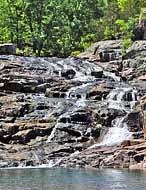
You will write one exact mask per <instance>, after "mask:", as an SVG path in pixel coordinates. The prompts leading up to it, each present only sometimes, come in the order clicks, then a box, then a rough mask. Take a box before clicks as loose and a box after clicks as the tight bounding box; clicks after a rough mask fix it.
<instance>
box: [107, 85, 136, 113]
mask: <svg viewBox="0 0 146 190" xmlns="http://www.w3.org/2000/svg"><path fill="white" fill-rule="evenodd" d="M107 102H108V107H109V108H112V109H119V110H125V111H132V109H133V108H134V107H135V105H136V102H137V91H136V90H134V89H132V88H129V87H118V88H116V89H114V90H112V91H111V93H110V94H109V95H108V96H107Z"/></svg>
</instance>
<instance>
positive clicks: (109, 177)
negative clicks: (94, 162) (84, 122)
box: [0, 168, 146, 190]
mask: <svg viewBox="0 0 146 190" xmlns="http://www.w3.org/2000/svg"><path fill="white" fill-rule="evenodd" d="M0 190H146V172H140V171H133V172H130V171H121V170H111V169H107V170H90V169H88V170H83V169H82V170H76V169H62V168H55V169H12V170H0Z"/></svg>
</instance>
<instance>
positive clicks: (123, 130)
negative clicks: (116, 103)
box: [99, 117, 132, 146]
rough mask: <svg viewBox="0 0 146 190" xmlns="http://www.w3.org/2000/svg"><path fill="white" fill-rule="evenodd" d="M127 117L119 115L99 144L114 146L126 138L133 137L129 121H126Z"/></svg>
mask: <svg viewBox="0 0 146 190" xmlns="http://www.w3.org/2000/svg"><path fill="white" fill-rule="evenodd" d="M124 120H125V117H118V118H116V119H115V120H113V122H112V127H111V128H110V129H109V131H108V133H107V134H106V135H105V136H104V138H103V140H102V142H101V143H100V144H99V146H114V145H118V144H120V143H122V142H123V141H124V140H129V139H130V138H131V136H132V135H131V133H130V132H129V130H128V126H127V123H126V122H124Z"/></svg>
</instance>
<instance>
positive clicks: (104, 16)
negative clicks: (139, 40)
mask: <svg viewBox="0 0 146 190" xmlns="http://www.w3.org/2000/svg"><path fill="white" fill-rule="evenodd" d="M145 4H146V2H145V0H92V1H91V0H0V12H1V14H0V43H4V42H13V43H16V44H17V47H18V50H17V51H18V52H23V53H24V54H26V55H29V54H30V55H37V56H61V57H67V56H68V55H71V54H72V55H74V54H77V53H79V52H81V51H83V50H84V49H86V48H87V47H88V46H90V45H91V43H93V42H95V41H98V40H100V39H112V38H115V37H117V36H119V35H120V36H121V37H122V38H123V40H124V42H125V43H124V44H126V45H124V49H125V48H126V47H127V44H129V42H130V39H131V37H132V31H133V28H134V25H135V23H136V22H137V19H138V18H139V14H140V10H141V8H142V7H145V6H146V5H145Z"/></svg>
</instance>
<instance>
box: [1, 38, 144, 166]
mask: <svg viewBox="0 0 146 190" xmlns="http://www.w3.org/2000/svg"><path fill="white" fill-rule="evenodd" d="M127 55H128V54H127ZM122 62H123V60H122V53H121V45H120V41H104V42H98V43H96V44H94V45H93V46H92V47H91V48H90V49H89V50H88V52H86V53H84V54H82V55H80V57H76V58H68V59H61V58H32V57H20V56H8V55H7V56H6V55H1V56H0V73H1V75H0V126H1V128H0V141H1V143H0V151H1V157H0V167H10V166H13V167H14V166H38V165H41V164H46V165H47V166H58V165H59V166H64V167H66V166H70V167H76V166H78V167H90V166H91V167H134V165H135V164H137V163H142V162H143V163H144V159H145V158H144V151H145V150H146V147H145V141H144V138H145V134H146V132H145V130H143V127H144V123H145V121H144V115H145V113H144V111H143V110H145V96H144V94H145V87H142V86H141V85H139V83H138V80H136V82H137V83H136V86H137V87H136V88H135V87H134V86H135V83H134V82H133V81H131V84H129V82H128V81H127V82H125V81H123V78H124V77H123V76H122V77H121V76H120V74H123V73H122V68H123V65H122ZM123 64H124V63H123ZM128 77H129V76H128ZM128 77H127V79H129V78H128ZM124 79H125V78H124ZM143 82H144V83H145V81H144V80H143Z"/></svg>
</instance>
